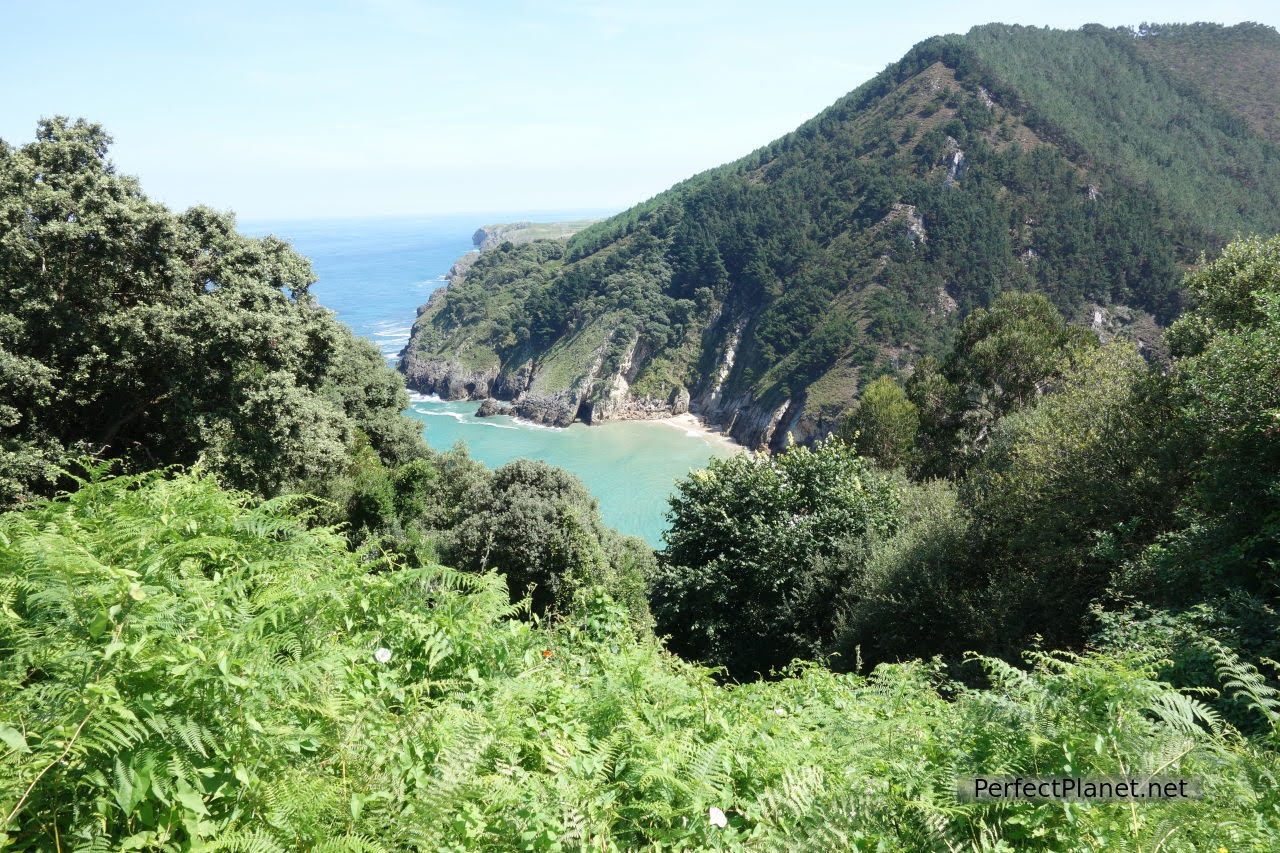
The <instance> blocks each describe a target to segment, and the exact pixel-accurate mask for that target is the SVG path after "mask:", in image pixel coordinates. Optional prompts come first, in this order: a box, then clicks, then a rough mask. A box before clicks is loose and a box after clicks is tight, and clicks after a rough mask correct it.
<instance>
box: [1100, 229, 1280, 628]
mask: <svg viewBox="0 0 1280 853" xmlns="http://www.w3.org/2000/svg"><path fill="white" fill-rule="evenodd" d="M1190 285H1191V291H1192V293H1193V295H1194V297H1195V299H1196V304H1195V306H1194V307H1193V309H1192V310H1191V311H1190V312H1189V313H1188V314H1187V315H1186V316H1185V317H1183V318H1181V319H1180V320H1179V321H1178V323H1177V324H1176V325H1175V326H1174V327H1173V328H1172V329H1171V330H1170V338H1171V339H1172V340H1173V342H1174V348H1175V351H1176V352H1178V353H1179V354H1181V355H1183V358H1182V359H1180V360H1179V362H1178V364H1177V371H1176V373H1175V377H1174V378H1175V381H1176V388H1177V391H1178V394H1179V397H1178V403H1179V404H1180V411H1179V413H1178V414H1179V415H1180V417H1181V418H1182V420H1183V423H1184V424H1185V430H1186V431H1187V432H1189V433H1191V434H1194V435H1195V436H1197V438H1198V439H1199V441H1198V444H1199V446H1198V447H1197V448H1196V450H1197V453H1196V455H1195V457H1193V458H1192V459H1191V460H1190V462H1191V465H1190V473H1191V474H1192V478H1193V483H1192V485H1193V488H1192V489H1190V490H1189V492H1188V494H1187V496H1186V499H1185V500H1184V501H1183V503H1182V505H1181V507H1180V513H1179V514H1180V518H1179V523H1178V524H1177V525H1171V529H1170V530H1168V531H1167V533H1166V534H1165V535H1164V536H1163V537H1161V539H1160V541H1158V542H1157V543H1155V544H1154V545H1153V546H1152V547H1151V548H1150V549H1149V550H1148V551H1147V552H1146V553H1145V554H1144V555H1143V556H1142V557H1141V558H1140V559H1137V560H1135V561H1133V562H1132V563H1131V564H1130V565H1128V566H1127V567H1126V570H1125V576H1124V578H1123V580H1122V587H1123V588H1124V589H1125V590H1127V591H1129V592H1131V593H1133V594H1138V595H1142V596H1144V597H1148V598H1151V599H1154V601H1155V602H1159V603H1167V604H1174V605H1185V604H1188V603H1193V602H1195V601H1197V600H1201V599H1203V598H1206V597H1209V596H1211V595H1216V594H1218V593H1219V592H1221V591H1222V590H1223V589H1224V588H1227V589H1232V588H1234V589H1241V590H1244V591H1247V592H1249V593H1251V594H1256V595H1262V596H1264V597H1265V600H1267V601H1269V602H1274V596H1275V577H1276V562H1275V559H1276V557H1275V555H1276V548H1277V545H1280V450H1278V447H1280V444H1278V443H1277V441H1276V436H1277V423H1280V416H1278V415H1277V413H1280V372H1278V371H1280V238H1273V239H1271V240H1266V241H1263V240H1259V239H1250V240H1243V241H1239V242H1237V243H1234V244H1232V245H1231V246H1229V247H1227V249H1226V250H1225V251H1224V252H1223V254H1222V257H1221V258H1219V259H1216V260H1215V261H1214V262H1212V263H1210V264H1206V265H1204V266H1203V267H1202V269H1200V270H1199V271H1197V272H1196V273H1195V274H1194V275H1193V276H1191V277H1190Z"/></svg>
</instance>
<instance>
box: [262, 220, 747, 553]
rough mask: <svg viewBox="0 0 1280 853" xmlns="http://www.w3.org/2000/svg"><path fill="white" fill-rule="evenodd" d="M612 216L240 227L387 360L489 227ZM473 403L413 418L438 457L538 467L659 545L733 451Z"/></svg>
mask: <svg viewBox="0 0 1280 853" xmlns="http://www.w3.org/2000/svg"><path fill="white" fill-rule="evenodd" d="M610 212H611V211H598V210H597V211H592V210H587V211H583V210H574V211H556V212H552V213H546V212H541V213H529V212H496V213H477V214H465V215H449V216H430V217H387V218H360V219H316V220H272V221H252V220H250V221H242V222H241V223H240V229H241V230H242V231H243V232H244V233H246V234H252V235H255V236H262V235H265V234H274V235H276V236H278V237H281V238H284V239H286V240H288V241H289V242H290V243H292V244H293V246H294V248H295V249H297V250H298V251H299V252H301V253H302V254H304V255H306V256H307V257H309V258H310V259H311V263H312V266H313V268H314V270H315V274H316V278H317V281H316V284H315V285H314V286H313V287H312V292H313V293H314V294H315V296H316V298H317V299H318V300H319V301H320V303H321V304H322V305H324V306H326V307H328V308H330V309H332V310H333V311H335V312H337V315H338V318H339V319H340V320H342V321H343V322H344V323H346V324H347V325H348V326H350V327H351V328H352V329H354V330H355V332H356V333H357V334H360V335H363V336H364V337H366V338H368V339H369V340H371V341H373V342H374V343H375V344H377V346H378V348H379V349H381V351H382V353H383V355H385V356H386V357H387V359H388V361H389V362H394V361H395V357H396V354H397V353H398V352H399V351H400V349H401V348H402V347H403V346H404V345H405V343H406V342H407V341H408V339H409V330H410V327H411V326H412V325H413V320H414V317H415V316H416V315H417V308H418V306H419V305H421V304H422V303H424V302H426V301H427V299H428V298H429V297H430V295H431V292H432V291H434V290H435V289H436V288H438V287H442V286H443V285H444V283H445V280H444V276H445V273H447V272H448V271H449V267H450V266H452V265H453V262H454V261H455V260H457V259H458V258H459V257H461V256H462V255H463V254H464V253H466V252H468V251H471V250H472V248H473V247H472V244H471V235H472V234H473V233H474V232H475V230H476V228H478V227H479V226H481V225H485V224H490V223H498V222H515V221H521V220H530V221H544V222H554V221H557V220H569V219H586V218H593V217H598V216H605V215H607V214H608V213H610ZM476 405H477V404H476V403H470V402H468V403H457V402H454V403H450V402H443V401H440V400H432V399H427V398H424V397H421V396H420V395H416V396H415V397H414V399H413V402H412V403H411V405H410V411H409V413H410V414H411V415H412V416H413V417H415V418H417V419H418V420H420V421H421V422H422V428H423V435H424V436H425V437H426V440H427V442H428V443H429V444H430V445H431V446H432V447H435V448H438V449H442V450H444V449H448V448H450V447H452V446H454V445H455V444H456V443H458V442H461V443H463V444H465V445H466V447H467V449H468V451H469V452H470V454H471V455H472V457H474V458H476V459H478V460H480V461H481V462H484V463H485V464H486V465H490V466H493V467H496V466H498V465H501V464H503V463H505V462H509V461H511V460H513V459H518V458H522V457H523V458H529V459H540V460H543V461H545V462H548V463H550V464H552V465H557V466H559V467H562V468H565V469H568V470H569V471H572V472H573V473H575V474H577V475H578V476H579V477H580V478H582V480H583V482H585V483H586V484H587V487H588V488H590V489H591V491H592V493H593V494H594V495H595V496H596V498H597V499H598V500H599V501H600V512H601V515H602V516H603V517H604V520H605V522H606V523H607V524H609V525H610V526H612V527H614V528H616V529H617V530H619V531H621V532H623V533H628V534H631V535H634V536H640V537H643V538H644V539H645V540H646V541H648V542H649V543H650V544H651V545H654V546H659V545H661V539H662V533H663V531H664V530H665V529H666V527H667V524H666V519H665V515H664V514H665V512H666V509H667V497H668V496H669V495H670V494H671V493H672V491H673V489H674V484H675V482H676V480H678V479H679V478H681V477H684V476H686V475H688V473H689V472H690V471H691V470H694V469H697V468H702V467H705V466H706V464H707V461H708V460H709V459H710V458H712V457H718V456H727V455H729V454H730V453H732V452H734V450H733V448H732V446H731V445H729V444H728V443H726V442H724V441H722V440H719V439H718V438H717V437H714V436H708V435H706V434H704V433H702V432H700V431H698V430H696V429H688V428H684V427H681V426H677V425H673V424H670V423H663V422H635V421H633V422H624V423H611V424H604V425H602V426H595V427H587V426H583V425H582V424H575V425H573V426H571V427H569V428H568V429H554V428H550V427H543V426H539V425H536V424H530V423H525V422H523V421H517V420H514V419H512V418H507V417H495V418H483V419H481V418H476V417H474V416H473V413H474V412H475V409H476Z"/></svg>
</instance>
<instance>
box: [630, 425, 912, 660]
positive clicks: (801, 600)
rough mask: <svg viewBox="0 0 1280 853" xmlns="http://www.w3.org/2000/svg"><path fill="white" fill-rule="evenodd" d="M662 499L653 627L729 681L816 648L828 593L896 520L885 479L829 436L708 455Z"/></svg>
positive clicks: (829, 607) (827, 618)
mask: <svg viewBox="0 0 1280 853" xmlns="http://www.w3.org/2000/svg"><path fill="white" fill-rule="evenodd" d="M670 503H671V512H670V514H669V515H670V519H671V530H670V531H669V532H668V533H667V534H666V540H667V547H666V548H665V549H664V550H663V551H662V552H660V554H659V555H658V556H659V560H660V563H661V567H660V571H659V573H658V576H657V578H656V579H655V581H654V585H653V609H654V615H655V617H656V619H657V630H658V632H659V633H661V634H666V635H669V636H670V638H671V640H670V642H671V647H672V648H673V649H674V650H675V651H677V652H678V653H680V654H683V655H686V656H689V657H692V658H694V659H697V660H701V661H704V662H707V663H711V664H714V665H718V666H724V667H726V668H727V669H728V671H729V672H730V673H731V674H732V675H735V676H738V677H745V676H750V675H752V674H755V673H763V674H767V673H769V672H770V671H771V670H774V669H778V668H781V667H782V666H784V665H785V664H786V663H788V662H789V661H790V660H791V659H792V658H794V657H812V656H814V655H815V654H819V653H821V652H823V651H824V650H825V649H826V648H827V646H828V644H829V643H830V640H831V635H832V631H833V628H834V619H835V610H834V600H835V597H836V596H837V595H838V594H839V593H840V591H841V590H842V589H843V588H844V587H845V586H846V585H847V584H849V583H850V582H851V578H852V576H853V575H854V574H855V573H856V572H857V571H858V570H859V567H860V563H861V557H860V555H861V554H863V553H865V550H866V549H867V547H868V544H869V543H870V542H871V541H872V540H873V539H875V538H877V537H879V536H883V535H884V534H886V533H888V532H889V531H890V530H892V528H893V527H894V524H895V522H896V516H895V506H896V496H895V489H894V487H893V485H892V484H891V483H890V481H889V480H888V479H887V478H886V477H885V476H884V475H883V474H880V473H879V472H877V471H875V470H874V469H873V468H871V466H869V465H868V464H867V463H866V462H865V461H863V460H862V459H860V458H859V457H858V456H856V455H855V454H854V453H853V452H852V451H851V450H849V449H848V448H847V447H846V446H845V445H844V444H843V443H842V442H841V441H839V440H838V439H831V440H829V441H826V442H823V443H821V444H819V445H818V446H817V447H816V448H815V449H813V450H810V449H808V448H806V447H792V448H790V449H788V450H787V451H786V452H785V453H781V454H779V455H777V456H772V457H771V456H768V455H760V456H757V457H754V458H753V457H749V456H746V455H739V456H733V457H730V458H728V459H718V460H712V462H711V465H710V467H708V468H707V469H705V470H701V471H695V472H693V474H691V475H690V476H689V477H688V478H687V479H685V480H682V481H681V482H680V483H679V484H678V485H677V493H676V494H675V495H674V496H672V497H671V498H670Z"/></svg>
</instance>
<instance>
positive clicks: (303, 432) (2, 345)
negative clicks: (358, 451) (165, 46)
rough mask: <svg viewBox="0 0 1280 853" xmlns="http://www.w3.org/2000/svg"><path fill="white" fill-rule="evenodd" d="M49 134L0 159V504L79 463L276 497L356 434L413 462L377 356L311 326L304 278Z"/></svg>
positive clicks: (321, 471) (86, 128)
mask: <svg viewBox="0 0 1280 853" xmlns="http://www.w3.org/2000/svg"><path fill="white" fill-rule="evenodd" d="M109 144H110V137H108V136H107V135H106V133H105V132H104V131H103V130H102V128H101V127H99V126H97V125H93V124H87V123H85V122H83V121H78V122H75V123H72V122H69V121H67V120H66V119H62V118H56V119H51V120H46V121H42V122H41V123H40V126H39V129H38V132H37V138H36V141H35V142H33V143H30V144H28V145H25V146H22V147H20V148H11V147H8V146H0V280H3V281H4V287H3V289H0V399H3V400H4V401H5V402H4V403H2V404H0V504H3V505H7V504H10V503H12V502H14V501H15V500H18V499H24V498H29V497H30V496H31V495H33V494H36V493H41V492H43V493H48V492H49V491H50V484H51V482H52V481H53V479H54V476H55V475H54V473H53V470H54V467H55V466H57V465H65V464H66V462H67V459H68V458H69V456H70V455H71V454H73V453H77V452H78V451H77V449H82V450H85V451H88V452H90V453H92V454H95V455H98V456H100V457H110V458H118V459H121V460H124V461H125V462H127V463H128V464H129V465H131V466H133V467H135V468H150V467H154V466H156V465H166V464H175V463H178V464H192V463H194V462H195V461H196V460H197V459H202V460H203V462H204V464H205V465H206V466H207V468H208V469H209V470H211V471H213V472H215V473H217V474H218V475H219V476H220V477H221V478H223V480H224V481H225V482H227V483H229V484H231V485H233V486H236V487H240V488H247V489H251V490H253V491H256V492H258V493H260V494H278V493H280V492H282V491H288V490H290V489H294V488H298V487H299V486H301V485H302V484H304V483H326V482H329V481H330V480H332V479H333V478H335V477H337V476H339V475H340V474H341V472H342V470H343V469H344V467H345V466H346V465H347V464H348V457H349V451H350V450H351V449H352V447H353V445H354V443H355V438H356V435H357V432H362V433H363V434H364V435H365V436H367V437H368V439H369V441H370V443H371V446H372V447H373V449H374V450H375V451H376V452H377V454H378V455H379V456H380V457H381V458H382V459H383V460H384V461H385V462H388V463H391V464H399V463H402V462H405V461H408V460H409V459H412V458H414V457H415V456H418V455H421V453H422V452H423V446H422V444H421V440H420V438H419V437H418V433H417V430H416V429H415V428H414V426H413V425H412V424H411V423H409V422H408V421H406V420H405V419H404V418H402V417H401V416H400V412H401V411H402V410H403V408H404V407H405V406H406V405H407V399H406V397H405V395H404V391H403V389H402V387H401V386H400V383H399V381H398V380H397V378H396V377H395V375H394V374H392V373H391V372H390V371H388V370H387V369H386V366H385V364H384V363H383V361H382V358H381V356H380V355H379V354H378V352H377V350H376V349H375V348H374V347H373V346H372V345H370V344H369V343H367V342H365V341H361V340H358V339H356V338H355V337H354V336H353V335H352V333H351V332H350V330H348V329H347V328H346V327H344V326H342V325H341V324H340V323H338V322H337V321H336V320H335V319H334V318H333V316H332V315H331V314H330V313H329V312H326V311H323V310H320V309H319V307H318V306H317V305H316V303H315V301H314V299H313V298H312V297H311V295H310V293H309V292H308V287H309V285H310V283H311V281H312V274H311V268H310V265H309V264H308V263H307V261H306V260H305V259H303V258H301V257H300V256H298V255H297V254H295V253H294V252H293V251H292V250H291V249H290V248H289V247H288V246H287V245H286V244H285V243H283V242H281V241H280V240H277V239H275V238H273V237H267V238H263V239H261V240H256V239H250V238H247V237H243V236H241V235H239V234H237V233H236V231H235V222H234V219H233V218H232V216H231V215H230V214H223V213H217V212H214V211H211V210H208V209H205V208H194V209H192V210H189V211H187V212H185V213H182V214H174V213H171V212H170V211H169V210H167V209H166V208H164V207H163V206H161V205H159V204H156V203H154V202H151V201H149V200H148V199H147V198H146V197H145V196H143V195H142V193H141V191H140V190H139V188H138V184H137V182H136V181H135V180H134V179H132V178H128V177H123V176H121V175H118V174H117V173H116V171H115V168H114V167H113V166H112V164H111V162H110V161H109V160H108V159H107V149H108V146H109Z"/></svg>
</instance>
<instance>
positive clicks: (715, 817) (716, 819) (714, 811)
mask: <svg viewBox="0 0 1280 853" xmlns="http://www.w3.org/2000/svg"><path fill="white" fill-rule="evenodd" d="M707 820H709V821H711V825H712V826H718V827H720V828H721V829H724V828H725V827H726V826H728V825H729V818H727V817H725V816H724V812H722V811H720V810H719V809H718V808H716V807H715V806H712V807H711V808H709V809H707Z"/></svg>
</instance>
